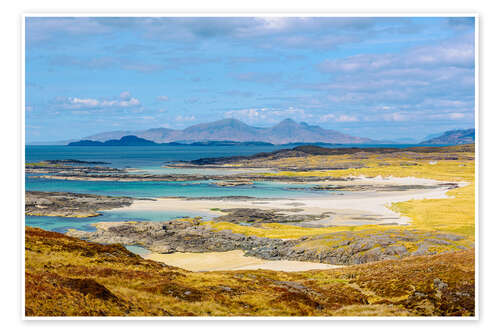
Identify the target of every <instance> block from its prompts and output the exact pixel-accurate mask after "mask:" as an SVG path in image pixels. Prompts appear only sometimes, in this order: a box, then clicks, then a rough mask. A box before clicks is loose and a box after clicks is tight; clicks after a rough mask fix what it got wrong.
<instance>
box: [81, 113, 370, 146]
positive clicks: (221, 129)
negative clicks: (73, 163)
mask: <svg viewBox="0 0 500 333" xmlns="http://www.w3.org/2000/svg"><path fill="white" fill-rule="evenodd" d="M125 136H136V137H138V138H142V139H146V140H150V141H153V142H156V143H171V142H183V143H193V142H214V141H218V142H266V143H271V144H274V145H283V144H289V143H293V142H323V143H330V144H332V143H334V144H352V143H356V144H360V143H361V144H369V143H377V141H375V140H372V139H369V138H361V137H356V136H351V135H348V134H344V133H341V132H339V131H336V130H331V129H325V128H322V127H320V126H316V125H309V124H307V123H305V122H300V123H298V122H296V121H294V120H292V119H285V120H283V121H281V122H280V123H278V124H276V125H274V126H272V127H267V128H266V127H256V126H250V125H247V124H245V123H244V122H242V121H239V120H237V119H232V118H231V119H222V120H218V121H214V122H209V123H202V124H198V125H193V126H190V127H187V128H185V129H183V130H176V129H170V128H164V127H160V128H151V129H147V130H141V131H112V132H103V133H98V134H94V135H91V136H87V137H84V138H82V140H90V141H100V142H106V141H108V140H120V138H123V137H125Z"/></svg>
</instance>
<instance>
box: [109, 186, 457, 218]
mask: <svg viewBox="0 0 500 333" xmlns="http://www.w3.org/2000/svg"><path fill="white" fill-rule="evenodd" d="M352 182H354V183H357V184H363V185H382V184H384V185H416V184H419V185H422V184H425V185H435V186H436V187H435V188H429V189H412V190H404V191H385V192H384V191H383V192H380V191H349V192H331V193H332V194H331V195H325V196H324V197H302V198H299V197H296V198H289V199H279V198H275V199H273V200H267V199H259V198H248V199H245V200H241V199H237V198H234V199H232V198H221V199H218V198H217V197H210V198H201V199H197V198H178V197H163V198H156V200H155V201H143V200H141V201H134V202H133V203H132V205H130V206H128V207H121V208H115V209H113V210H114V211H122V212H125V211H140V210H152V211H170V210H186V211H192V212H199V213H200V214H202V215H203V214H207V213H209V214H212V215H223V213H222V212H220V211H219V210H220V209H233V208H248V209H267V210H269V209H274V210H281V211H286V213H287V214H290V215H293V214H329V217H327V218H325V219H322V220H318V221H311V222H301V224H302V225H304V226H307V225H310V226H335V225H338V226H346V225H360V224H397V225H408V224H409V223H410V219H409V218H407V217H404V216H401V214H399V213H397V212H394V211H392V210H391V209H389V208H388V207H389V206H390V205H391V204H393V203H397V202H404V201H409V200H422V199H446V198H450V199H451V198H452V197H450V196H448V195H447V194H446V192H447V191H448V190H450V187H449V184H447V185H446V184H445V185H443V186H438V185H439V184H440V183H442V182H438V181H435V180H430V179H419V178H410V177H408V178H396V177H390V178H382V177H375V178H365V177H358V178H355V179H353V180H352ZM339 183H340V182H335V181H327V182H323V183H322V184H325V185H336V184H339ZM465 184H466V183H456V185H457V186H459V187H461V186H464V185H465ZM339 193H340V194H339ZM292 208H295V209H296V210H297V211H296V212H290V209H292Z"/></svg>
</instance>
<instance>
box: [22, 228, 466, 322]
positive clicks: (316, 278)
mask: <svg viewBox="0 0 500 333" xmlns="http://www.w3.org/2000/svg"><path fill="white" fill-rule="evenodd" d="M25 248H26V286H25V288H26V296H25V297H26V308H25V313H26V315H27V316H194V315H198V316H364V315H369V316H376V315H378V316H422V315H424V316H473V315H474V252H473V250H472V249H471V250H466V251H461V252H454V253H445V254H438V255H433V256H420V257H411V258H408V259H402V260H387V261H382V262H377V263H371V264H362V265H356V266H351V267H346V268H341V269H334V270H325V271H309V272H301V273H282V272H275V271H263V270H259V271H232V272H210V273H193V272H189V271H185V270H182V269H179V268H173V267H169V266H165V265H163V264H160V263H157V262H153V261H149V260H144V259H142V258H141V257H139V256H137V255H135V254H132V253H131V252H129V251H127V250H126V249H125V248H124V247H122V246H121V245H100V244H95V243H90V242H87V241H83V240H79V239H76V238H72V237H68V236H64V235H62V234H59V233H55V232H48V231H44V230H41V229H36V228H30V227H26V244H25Z"/></svg>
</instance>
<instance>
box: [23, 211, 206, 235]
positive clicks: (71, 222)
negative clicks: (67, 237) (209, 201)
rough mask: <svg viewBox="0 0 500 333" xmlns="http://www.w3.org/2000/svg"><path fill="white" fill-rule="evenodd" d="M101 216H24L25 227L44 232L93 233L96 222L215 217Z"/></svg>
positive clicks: (178, 213) (152, 213)
mask: <svg viewBox="0 0 500 333" xmlns="http://www.w3.org/2000/svg"><path fill="white" fill-rule="evenodd" d="M100 213H101V214H102V215H101V216H96V217H86V218H72V217H57V216H26V225H29V226H32V227H38V228H42V229H45V230H51V231H57V232H62V233H64V232H66V231H67V230H68V229H77V230H85V231H95V230H96V229H95V227H94V226H92V224H93V223H96V222H118V221H147V222H162V221H168V220H171V219H176V218H181V217H193V216H201V217H203V218H205V219H208V218H210V217H213V216H215V214H214V215H212V214H200V213H196V212H192V211H139V210H138V211H115V210H108V211H102V212H100Z"/></svg>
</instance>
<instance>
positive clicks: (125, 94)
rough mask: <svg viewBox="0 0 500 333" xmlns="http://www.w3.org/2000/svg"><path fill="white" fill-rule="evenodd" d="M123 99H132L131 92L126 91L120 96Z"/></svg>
mask: <svg viewBox="0 0 500 333" xmlns="http://www.w3.org/2000/svg"><path fill="white" fill-rule="evenodd" d="M120 98H121V99H130V92H128V91H124V92H122V93H121V94H120Z"/></svg>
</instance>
